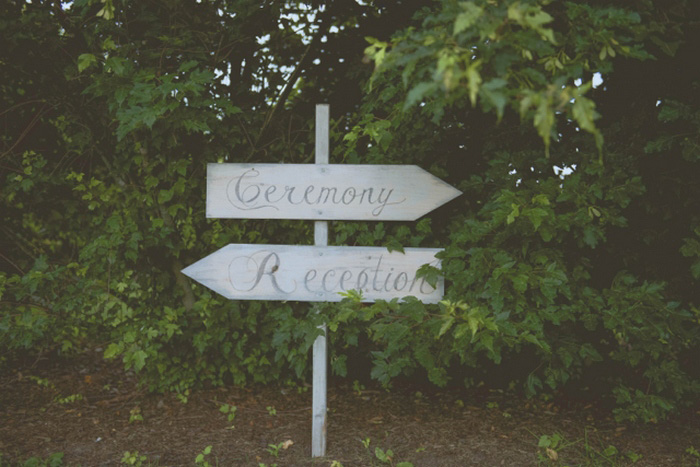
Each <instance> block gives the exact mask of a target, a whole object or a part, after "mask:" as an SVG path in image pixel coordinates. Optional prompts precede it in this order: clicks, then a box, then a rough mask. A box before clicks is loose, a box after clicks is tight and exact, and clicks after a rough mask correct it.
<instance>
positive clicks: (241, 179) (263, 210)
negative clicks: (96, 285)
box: [207, 164, 462, 221]
mask: <svg viewBox="0 0 700 467" xmlns="http://www.w3.org/2000/svg"><path fill="white" fill-rule="evenodd" d="M460 194H462V192H461V191H459V190H457V189H456V188H453V187H452V186H450V185H448V184H447V183H445V182H443V181H442V180H440V179H439V178H437V177H435V176H433V175H431V174H430V173H428V172H426V171H425V170H423V169H421V168H420V167H418V166H415V165H344V164H343V165H340V164H338V165H334V164H313V165H312V164H208V166H207V217H214V218H232V219H313V220H394V221H410V220H416V219H418V218H419V217H421V216H423V215H424V214H427V213H428V212H430V211H432V210H433V209H435V208H437V207H438V206H441V205H443V204H445V203H447V202H448V201H450V200H452V199H454V198H455V197H457V196H459V195H460Z"/></svg>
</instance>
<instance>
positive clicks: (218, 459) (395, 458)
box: [0, 357, 700, 467]
mask: <svg viewBox="0 0 700 467" xmlns="http://www.w3.org/2000/svg"><path fill="white" fill-rule="evenodd" d="M328 401H329V402H328V405H329V416H328V448H327V456H326V457H324V458H316V459H312V458H311V457H310V452H311V390H310V388H304V387H297V388H295V387H288V388H280V387H249V388H239V387H226V388H218V389H211V390H201V391H195V392H193V393H191V394H189V395H187V396H184V395H181V396H179V397H178V395H176V394H166V395H162V394H151V393H147V392H145V391H144V390H142V389H140V388H139V387H138V385H137V384H136V378H135V377H134V376H133V375H131V374H130V373H128V372H124V371H123V370H122V369H121V366H120V365H119V363H118V362H117V363H114V362H106V361H103V360H101V359H100V358H95V357H90V358H88V357H79V358H72V359H55V358H53V359H44V360H40V361H38V362H31V364H24V365H17V364H15V365H14V368H12V367H11V368H7V367H5V368H4V369H3V370H2V373H1V374H0V453H2V457H0V465H2V466H5V465H52V464H51V463H50V462H48V461H49V460H51V459H53V461H54V464H53V465H69V466H77V465H81V466H111V465H123V464H127V465H151V466H181V465H197V461H199V465H207V464H206V463H209V464H210V465H219V466H238V465H240V466H256V467H257V466H260V465H261V464H264V465H268V466H272V465H275V464H276V465H278V466H307V465H314V466H331V465H335V466H338V464H337V463H336V464H334V461H336V462H338V463H340V464H342V465H343V466H345V467H348V466H374V465H376V466H379V465H394V466H396V465H398V464H400V462H411V463H412V464H413V465H415V466H468V465H479V466H482V465H483V466H498V465H505V466H521V465H522V466H530V465H546V466H550V465H556V466H564V465H612V466H616V465H635V466H698V465H700V454H698V453H697V451H696V449H697V450H700V413H698V411H697V408H696V409H694V410H693V411H690V412H688V413H686V414H683V415H682V416H680V417H677V418H675V419H673V420H671V421H668V422H663V423H658V424H648V425H638V426H635V425H620V424H616V423H615V422H614V421H613V420H612V418H611V417H610V414H609V413H607V412H606V411H604V410H602V409H600V408H597V407H595V405H592V404H585V403H573V402H565V401H557V402H543V401H541V400H538V401H536V400H526V399H521V398H518V397H515V396H512V395H508V394H504V393H501V392H498V391H488V390H483V389H482V390H479V391H441V390H437V389H435V390H425V389H424V390H422V391H417V390H416V389H415V388H406V387H400V388H396V389H395V390H393V391H392V392H390V393H389V392H386V391H382V390H369V389H364V388H362V387H360V386H355V388H354V389H353V388H352V387H349V386H348V384H347V382H338V383H333V382H331V385H330V387H329V391H328ZM234 406H235V407H236V409H235V413H234V414H233V417H232V418H233V419H232V420H231V421H229V414H228V413H223V412H222V411H221V408H222V407H225V409H224V410H226V409H228V408H229V407H234ZM208 446H211V449H210V450H207V451H205V449H206V448H207V447H208ZM377 448H379V449H380V450H381V451H377ZM389 450H391V455H390V458H385V457H384V456H385V455H387V454H388V453H389ZM127 452H128V453H127ZM205 452H208V454H206V455H204V453H205ZM60 453H62V457H61V454H60ZM136 453H138V454H136ZM51 455H53V456H54V457H53V458H50V456H51ZM198 456H199V459H198ZM30 458H34V459H33V460H32V461H34V462H37V461H38V459H41V460H42V462H37V463H35V464H28V463H26V462H27V460H28V459H30ZM59 459H62V461H59ZM404 465H405V464H404Z"/></svg>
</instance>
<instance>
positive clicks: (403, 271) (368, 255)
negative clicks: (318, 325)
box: [182, 244, 444, 303]
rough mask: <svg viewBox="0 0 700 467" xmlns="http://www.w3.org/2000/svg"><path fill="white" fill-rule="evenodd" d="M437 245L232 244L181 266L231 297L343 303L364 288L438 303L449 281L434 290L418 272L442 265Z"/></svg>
mask: <svg viewBox="0 0 700 467" xmlns="http://www.w3.org/2000/svg"><path fill="white" fill-rule="evenodd" d="M440 251H442V250H441V249H437V248H406V249H405V254H404V253H400V252H397V251H393V252H389V251H388V250H387V249H386V248H380V247H350V246H326V247H322V246H294V245H251V244H230V245H227V246H225V247H223V248H221V249H220V250H218V251H216V252H214V253H212V254H211V255H209V256H207V257H205V258H203V259H201V260H199V261H197V262H196V263H194V264H192V265H191V266H189V267H187V268H185V269H183V270H182V272H183V273H184V274H186V275H187V276H189V277H191V278H192V279H194V280H196V281H197V282H199V283H201V284H202V285H205V286H207V287H209V288H210V289H212V290H214V291H216V292H217V293H219V294H221V295H223V296H225V297H227V298H230V299H232V300H284V301H287V300H296V301H306V302H338V301H340V300H342V299H343V297H342V296H341V295H340V293H341V292H347V291H348V290H361V291H362V294H363V301H366V302H374V301H376V300H391V299H393V298H403V297H406V296H414V297H416V298H418V299H419V300H421V301H422V302H423V303H437V302H439V301H440V299H441V298H442V295H443V290H444V285H443V282H442V280H440V281H438V283H437V287H436V288H433V287H432V286H430V284H428V283H427V282H425V281H424V280H423V279H417V278H416V271H417V270H418V268H420V267H421V266H422V265H423V264H431V265H433V266H436V267H439V266H440V262H439V260H438V259H436V258H435V255H436V254H437V253H438V252H440Z"/></svg>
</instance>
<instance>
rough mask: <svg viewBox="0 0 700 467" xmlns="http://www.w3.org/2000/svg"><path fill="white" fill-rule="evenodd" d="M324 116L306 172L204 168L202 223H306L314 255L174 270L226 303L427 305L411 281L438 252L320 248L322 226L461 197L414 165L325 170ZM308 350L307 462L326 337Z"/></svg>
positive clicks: (422, 285)
mask: <svg viewBox="0 0 700 467" xmlns="http://www.w3.org/2000/svg"><path fill="white" fill-rule="evenodd" d="M328 126H329V108H328V105H326V104H322V105H317V106H316V145H315V146H316V154H315V162H316V163H315V164H314V165H310V164H209V165H208V167H207V199H206V205H207V217H216V218H234V219H243V218H255V219H309V220H315V221H316V222H315V223H314V246H301V245H298V246H293V245H250V244H231V245H228V246H225V247H223V248H221V249H220V250H218V251H216V252H214V253H212V254H211V255H209V256H207V257H205V258H203V259H201V260H199V261H197V262H196V263H194V264H192V265H190V266H188V267H187V268H185V269H183V270H182V272H183V273H184V274H186V275H187V276H189V277H191V278H192V279H194V280H196V281H197V282H199V283H201V284H203V285H205V286H207V287H209V288H211V289H212V290H214V291H216V292H218V293H220V294H221V295H223V296H225V297H227V298H230V299H232V300H296V301H306V302H334V301H340V300H341V299H342V298H343V297H342V295H341V294H340V293H341V292H347V291H349V290H357V291H361V292H362V296H363V300H364V301H368V302H373V301H376V300H391V299H393V298H403V297H406V296H414V297H416V298H418V299H419V300H421V301H423V302H424V303H437V302H438V301H440V299H441V298H442V295H443V287H444V286H443V283H442V280H440V281H438V283H437V284H436V286H435V287H433V286H431V285H430V284H428V283H427V282H426V281H425V280H423V279H420V278H417V277H416V272H417V271H418V269H419V268H420V267H421V266H422V265H423V264H431V265H433V266H436V267H439V266H440V262H439V260H437V259H436V258H435V255H436V253H438V252H439V251H441V249H436V248H406V249H405V250H404V252H403V253H401V252H397V251H394V252H389V251H388V250H387V249H386V248H379V247H350V246H328V222H327V221H328V220H415V219H417V218H418V217H420V216H422V215H424V214H426V213H428V212H430V211H431V210H433V209H435V208H437V207H439V206H441V205H442V204H444V203H446V202H448V201H450V200H451V199H453V198H455V197H457V196H459V195H460V194H461V192H460V191H459V190H457V189H455V188H453V187H451V186H449V185H448V184H446V183H445V182H443V181H442V180H440V179H438V178H437V177H434V176H433V175H431V174H429V173H428V172H426V171H424V170H422V169H421V168H419V167H417V166H410V165H407V166H401V165H395V166H394V165H341V164H338V165H333V164H329V160H328V159H329V158H328V154H329V143H328V141H329V138H328V133H329V129H328ZM322 330H323V333H322V335H321V336H319V337H318V338H317V339H316V341H315V342H314V346H313V388H312V389H313V396H312V397H313V402H312V436H311V438H312V439H311V455H312V456H313V457H319V456H324V455H325V452H326V412H327V403H326V388H327V381H326V371H327V355H326V329H325V326H323V327H322Z"/></svg>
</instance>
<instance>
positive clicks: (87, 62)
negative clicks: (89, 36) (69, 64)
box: [78, 54, 97, 73]
mask: <svg viewBox="0 0 700 467" xmlns="http://www.w3.org/2000/svg"><path fill="white" fill-rule="evenodd" d="M95 63H97V57H95V56H94V55H93V54H80V55H79V56H78V73H82V72H83V70H85V69H87V68H89V67H90V66H91V65H93V64H95Z"/></svg>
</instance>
